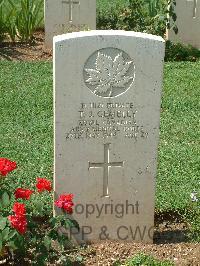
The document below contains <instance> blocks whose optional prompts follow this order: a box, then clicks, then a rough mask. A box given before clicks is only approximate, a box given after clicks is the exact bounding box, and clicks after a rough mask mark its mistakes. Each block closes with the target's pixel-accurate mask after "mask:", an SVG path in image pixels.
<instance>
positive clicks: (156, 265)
mask: <svg viewBox="0 0 200 266" xmlns="http://www.w3.org/2000/svg"><path fill="white" fill-rule="evenodd" d="M119 265H120V264H119ZM125 265H126V266H173V265H174V264H173V263H172V262H169V261H159V260H157V259H154V258H153V257H152V256H148V255H145V254H142V253H141V254H138V255H136V256H135V257H133V258H132V259H130V260H128V261H127V263H126V264H125ZM116 266H117V265H116Z"/></svg>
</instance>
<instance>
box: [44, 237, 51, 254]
mask: <svg viewBox="0 0 200 266" xmlns="http://www.w3.org/2000/svg"><path fill="white" fill-rule="evenodd" d="M44 245H45V247H46V249H47V250H48V251H49V249H50V248H51V238H50V237H48V236H45V238H44Z"/></svg>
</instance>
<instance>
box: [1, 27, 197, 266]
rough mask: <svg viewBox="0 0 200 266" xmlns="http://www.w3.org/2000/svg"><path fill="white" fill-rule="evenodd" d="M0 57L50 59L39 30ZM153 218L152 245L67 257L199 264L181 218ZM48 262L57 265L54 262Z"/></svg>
mask: <svg viewBox="0 0 200 266" xmlns="http://www.w3.org/2000/svg"><path fill="white" fill-rule="evenodd" d="M0 60H9V61H51V60H52V51H51V50H48V49H46V48H45V46H44V32H43V31H39V32H37V33H36V34H35V39H34V42H33V43H32V44H24V43H18V42H16V43H15V44H12V43H10V42H5V43H3V44H0ZM155 218H156V219H155V220H156V228H155V235H154V244H141V243H125V242H118V241H101V242H100V243H95V244H91V245H89V246H87V247H84V248H81V249H79V250H76V251H75V252H74V253H73V252H72V253H71V254H70V256H72V257H74V258H77V256H79V257H80V258H83V262H81V263H75V265H86V266H87V265H88V266H89V265H98V266H109V265H113V263H114V262H116V261H117V260H119V261H120V263H122V264H123V262H124V261H126V260H127V259H128V258H130V257H132V256H134V255H135V254H138V253H141V252H142V253H145V254H149V255H152V256H154V257H155V258H157V259H160V260H171V261H173V262H174V263H175V265H180V266H200V243H189V242H187V238H186V234H187V231H188V227H187V225H186V224H185V223H184V222H183V221H182V220H181V218H180V217H179V216H178V215H177V214H169V213H168V214H163V215H158V216H156V217H155ZM24 263H25V262H24ZM20 264H21V263H20ZM7 265H8V264H7ZM9 265H19V263H18V262H14V264H13V262H12V263H11V264H9ZM21 265H31V262H28V261H27V263H25V264H23V263H22V264H21ZM51 265H61V264H58V263H56V262H55V263H54V264H51Z"/></svg>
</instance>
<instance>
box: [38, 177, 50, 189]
mask: <svg viewBox="0 0 200 266" xmlns="http://www.w3.org/2000/svg"><path fill="white" fill-rule="evenodd" d="M36 187H37V189H38V191H39V192H42V191H44V190H47V191H51V190H52V187H51V181H50V180H47V179H46V178H39V177H38V178H37V184H36Z"/></svg>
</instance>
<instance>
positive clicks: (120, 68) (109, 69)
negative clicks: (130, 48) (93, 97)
mask: <svg viewBox="0 0 200 266" xmlns="http://www.w3.org/2000/svg"><path fill="white" fill-rule="evenodd" d="M132 63H133V61H129V62H126V61H125V60H124V58H123V55H122V53H119V54H118V55H117V56H116V57H115V58H114V60H113V59H112V58H111V57H110V56H108V55H106V54H103V53H101V52H98V55H97V58H96V62H95V67H96V68H95V69H85V71H86V72H87V74H88V77H89V78H88V79H87V80H86V83H88V84H90V85H92V86H95V90H94V93H97V94H98V95H100V96H101V95H105V94H106V95H108V96H109V97H110V96H111V95H112V93H113V90H116V89H119V88H126V85H127V83H129V82H130V81H131V80H133V79H134V77H130V76H128V75H127V72H128V70H129V67H130V66H131V64H132Z"/></svg>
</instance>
